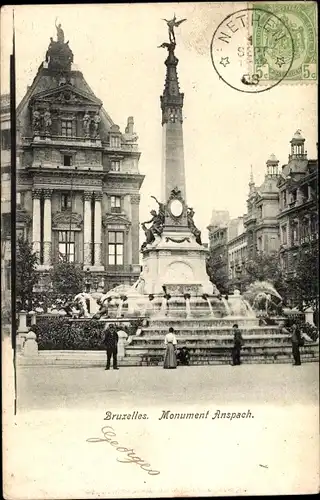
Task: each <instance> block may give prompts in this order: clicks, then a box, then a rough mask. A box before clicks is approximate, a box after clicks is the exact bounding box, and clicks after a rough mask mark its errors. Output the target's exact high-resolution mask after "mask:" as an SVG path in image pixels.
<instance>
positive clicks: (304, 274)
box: [288, 245, 319, 310]
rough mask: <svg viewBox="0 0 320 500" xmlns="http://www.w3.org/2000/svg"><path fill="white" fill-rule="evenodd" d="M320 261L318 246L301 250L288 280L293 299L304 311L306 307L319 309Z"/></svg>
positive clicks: (309, 246) (310, 246)
mask: <svg viewBox="0 0 320 500" xmlns="http://www.w3.org/2000/svg"><path fill="white" fill-rule="evenodd" d="M318 275H319V260H318V251H317V246H316V245H308V246H307V247H306V248H300V250H299V252H298V256H297V260H296V264H295V268H294V272H293V275H292V276H290V277H289V278H288V287H289V292H290V295H291V298H292V299H293V301H294V302H296V304H297V305H298V306H299V308H300V309H301V310H302V309H303V308H304V307H305V306H306V307H308V306H311V305H312V306H315V307H316V309H318V300H319V288H318Z"/></svg>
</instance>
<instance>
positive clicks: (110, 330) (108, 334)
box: [104, 324, 119, 370]
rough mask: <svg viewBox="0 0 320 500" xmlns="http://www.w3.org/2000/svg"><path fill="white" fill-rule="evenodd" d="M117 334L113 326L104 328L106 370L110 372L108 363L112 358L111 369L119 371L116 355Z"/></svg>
mask: <svg viewBox="0 0 320 500" xmlns="http://www.w3.org/2000/svg"><path fill="white" fill-rule="evenodd" d="M118 338H119V337H118V334H117V330H116V328H115V326H114V325H112V324H111V325H109V326H106V328H105V336H104V343H105V346H106V350H107V366H106V368H105V369H106V370H110V361H111V356H112V361H113V369H114V370H119V368H118V363H117V354H118Z"/></svg>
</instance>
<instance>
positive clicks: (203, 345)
mask: <svg viewBox="0 0 320 500" xmlns="http://www.w3.org/2000/svg"><path fill="white" fill-rule="evenodd" d="M250 320H251V321H248V318H241V321H240V318H235V317H233V318H222V319H221V320H218V321H214V322H213V320H212V319H210V318H207V319H202V320H200V319H193V320H192V319H184V320H181V318H179V319H176V320H174V319H173V320H172V319H170V321H169V320H168V319H155V320H153V321H152V322H151V323H150V325H149V326H147V327H144V328H143V329H142V333H141V334H140V335H139V336H135V337H132V342H131V344H130V345H128V346H127V348H126V357H125V360H123V364H125V363H126V361H127V362H128V364H137V365H140V366H143V365H150V366H152V365H155V366H156V365H160V364H162V363H163V356H164V351H165V346H164V335H165V334H166V333H168V328H169V326H173V328H175V333H176V338H177V342H178V347H179V346H180V347H183V346H184V347H188V349H189V350H190V365H218V364H230V362H231V349H232V346H233V332H232V325H233V324H234V323H237V324H238V325H239V328H240V330H241V331H242V336H243V339H244V346H243V349H242V355H241V358H242V361H243V363H292V347H291V341H290V335H288V334H283V333H282V332H281V330H280V328H279V327H278V326H265V327H259V326H257V320H255V321H253V320H252V319H251V318H250ZM241 323H242V324H241ZM245 323H247V326H245ZM175 325H176V327H175ZM300 352H301V359H302V362H311V361H318V360H319V345H318V343H316V342H310V343H309V342H308V343H306V344H305V346H304V347H302V348H301V349H300ZM133 360H134V363H133Z"/></svg>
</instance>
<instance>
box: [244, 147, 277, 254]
mask: <svg viewBox="0 0 320 500" xmlns="http://www.w3.org/2000/svg"><path fill="white" fill-rule="evenodd" d="M266 165H267V169H266V174H265V178H264V181H263V183H262V184H261V186H260V187H256V186H255V184H254V182H253V176H252V173H251V177H250V183H249V197H248V199H247V214H246V215H245V216H244V226H245V230H246V232H247V239H248V257H249V258H254V256H255V255H256V252H264V253H272V252H276V251H278V250H279V224H278V219H277V216H278V212H279V190H278V179H279V171H278V165H279V160H277V158H276V157H275V155H274V154H272V155H271V156H270V158H269V159H268V160H267V163H266Z"/></svg>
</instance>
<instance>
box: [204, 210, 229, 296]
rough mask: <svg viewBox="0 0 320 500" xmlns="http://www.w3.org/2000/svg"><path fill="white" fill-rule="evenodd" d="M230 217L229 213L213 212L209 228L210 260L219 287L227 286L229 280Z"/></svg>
mask: <svg viewBox="0 0 320 500" xmlns="http://www.w3.org/2000/svg"><path fill="white" fill-rule="evenodd" d="M229 222H230V215H229V212H227V211H222V210H221V211H216V210H213V212H212V217H211V221H210V224H209V226H208V227H207V229H208V231H209V245H210V247H209V251H210V253H209V256H210V257H209V258H210V261H211V267H212V268H213V271H214V273H215V276H214V277H213V279H215V282H216V283H217V285H218V288H219V284H224V286H226V284H227V282H228V279H229V269H228V247H227V245H228V224H229Z"/></svg>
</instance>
